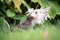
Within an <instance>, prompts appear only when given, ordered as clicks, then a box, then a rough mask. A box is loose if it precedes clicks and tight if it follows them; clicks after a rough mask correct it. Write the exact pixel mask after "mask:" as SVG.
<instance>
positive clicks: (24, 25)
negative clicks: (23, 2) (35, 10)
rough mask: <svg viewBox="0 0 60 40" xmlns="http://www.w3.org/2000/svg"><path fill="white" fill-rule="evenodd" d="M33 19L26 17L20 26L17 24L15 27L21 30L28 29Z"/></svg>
mask: <svg viewBox="0 0 60 40" xmlns="http://www.w3.org/2000/svg"><path fill="white" fill-rule="evenodd" d="M33 19H34V18H33V17H28V18H27V19H26V21H25V22H23V23H22V24H19V25H18V26H17V27H18V28H20V29H22V28H25V29H28V28H30V26H31V21H32V20H33Z"/></svg>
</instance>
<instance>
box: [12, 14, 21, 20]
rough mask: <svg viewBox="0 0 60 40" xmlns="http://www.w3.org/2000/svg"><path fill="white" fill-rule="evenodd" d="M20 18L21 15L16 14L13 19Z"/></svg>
mask: <svg viewBox="0 0 60 40" xmlns="http://www.w3.org/2000/svg"><path fill="white" fill-rule="evenodd" d="M20 18H21V16H20V15H16V16H14V17H13V19H15V20H20Z"/></svg>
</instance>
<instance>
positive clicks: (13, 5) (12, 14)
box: [0, 0, 60, 40]
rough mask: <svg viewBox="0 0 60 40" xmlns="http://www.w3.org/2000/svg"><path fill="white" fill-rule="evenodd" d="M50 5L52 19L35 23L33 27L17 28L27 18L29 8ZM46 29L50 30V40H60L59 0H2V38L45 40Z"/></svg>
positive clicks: (0, 26)
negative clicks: (40, 23)
mask: <svg viewBox="0 0 60 40" xmlns="http://www.w3.org/2000/svg"><path fill="white" fill-rule="evenodd" d="M49 6H50V7H51V8H50V10H49V15H50V17H51V20H48V21H46V22H45V23H44V24H42V25H35V26H34V27H33V29H28V30H24V29H22V30H21V29H16V28H15V27H16V25H17V24H21V23H23V22H24V21H25V20H26V18H27V16H26V11H27V10H28V9H29V8H34V9H37V8H40V7H41V8H46V7H49ZM58 15H59V16H58ZM44 31H48V33H49V40H60V38H59V37H60V1H59V0H0V40H43V33H44ZM44 40H45V39H44Z"/></svg>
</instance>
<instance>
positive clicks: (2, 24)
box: [0, 17, 10, 31]
mask: <svg viewBox="0 0 60 40" xmlns="http://www.w3.org/2000/svg"><path fill="white" fill-rule="evenodd" d="M0 29H2V30H4V31H8V30H10V25H9V23H8V22H7V21H6V20H5V18H4V17H0Z"/></svg>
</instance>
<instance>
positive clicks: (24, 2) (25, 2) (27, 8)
mask: <svg viewBox="0 0 60 40" xmlns="http://www.w3.org/2000/svg"><path fill="white" fill-rule="evenodd" d="M23 4H24V5H25V6H26V7H27V9H29V8H31V7H30V6H29V5H28V4H27V3H26V2H25V1H24V2H23Z"/></svg>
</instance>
